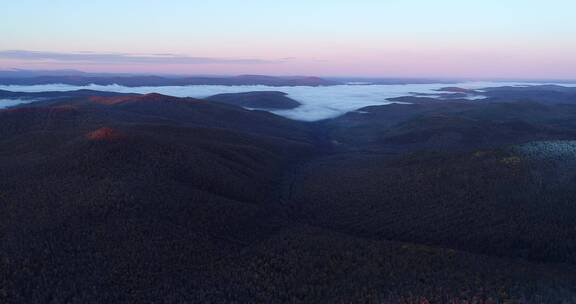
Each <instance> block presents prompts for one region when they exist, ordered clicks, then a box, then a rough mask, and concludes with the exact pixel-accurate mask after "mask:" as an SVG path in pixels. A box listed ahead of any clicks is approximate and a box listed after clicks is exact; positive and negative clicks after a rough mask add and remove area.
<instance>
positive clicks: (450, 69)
mask: <svg viewBox="0 0 576 304" xmlns="http://www.w3.org/2000/svg"><path fill="white" fill-rule="evenodd" d="M0 3H1V7H2V18H1V19H0V69H11V68H22V69H34V70H42V69H78V70H83V71H89V72H130V73H156V74H219V75H233V74H268V75H316V76H358V77H360V76H365V77H443V78H455V77H461V78H515V79H542V78H549V79H576V56H575V55H574V54H576V39H575V37H576V1H574V0H547V1H543V0H482V1H480V0H470V1H462V0H459V1H456V0H436V1H433V0H355V1H352V0H350V1H345V0H291V1H270V0H268V1H264V0H211V1H194V0H114V1H113V0H98V1H78V0H50V1H46V0H18V1H14V0H0Z"/></svg>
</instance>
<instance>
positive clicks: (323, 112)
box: [0, 82, 576, 121]
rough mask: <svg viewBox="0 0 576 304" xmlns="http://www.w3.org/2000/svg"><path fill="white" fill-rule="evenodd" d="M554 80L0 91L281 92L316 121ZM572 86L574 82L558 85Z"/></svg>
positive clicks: (302, 115) (290, 113)
mask: <svg viewBox="0 0 576 304" xmlns="http://www.w3.org/2000/svg"><path fill="white" fill-rule="evenodd" d="M541 84H553V83H519V82H464V83H455V84H445V83H443V84H406V85H337V86H326V87H271V86H262V85H257V86H221V85H191V86H164V87H125V86H119V85H106V86H102V85H89V86H73V85H64V84H51V85H33V86H16V85H15V86H11V85H4V86H2V85H0V90H9V91H17V92H42V91H71V90H79V89H90V90H98V91H113V92H122V93H141V94H146V93H160V94H165V95H171V96H177V97H195V98H205V97H209V96H212V95H216V94H221V93H240V92H250V91H281V92H285V93H287V94H288V95H289V97H290V98H293V99H295V100H297V101H299V102H300V103H301V104H302V105H301V106H300V107H298V108H295V109H292V110H279V111H272V112H273V113H276V114H278V115H281V116H284V117H287V118H290V119H295V120H302V121H317V120H322V119H328V118H334V117H337V116H340V115H342V114H344V113H346V112H350V111H354V110H358V109H360V108H363V107H366V106H372V105H386V104H390V103H391V102H390V101H388V100H387V99H388V98H394V97H401V96H408V95H411V93H419V94H426V93H438V92H436V91H435V90H437V89H440V88H443V87H460V88H465V89H482V88H487V87H501V86H526V85H541ZM558 85H562V86H572V87H575V86H576V84H558ZM0 107H1V105H0Z"/></svg>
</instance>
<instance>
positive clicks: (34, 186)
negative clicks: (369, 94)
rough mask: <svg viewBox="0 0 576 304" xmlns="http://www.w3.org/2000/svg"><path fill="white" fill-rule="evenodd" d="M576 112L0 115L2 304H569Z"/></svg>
mask: <svg viewBox="0 0 576 304" xmlns="http://www.w3.org/2000/svg"><path fill="white" fill-rule="evenodd" d="M575 118H576V108H574V106H572V105H569V104H556V103H554V104H551V103H549V102H542V103H540V102H537V101H536V102H534V101H530V102H527V101H516V100H510V101H505V102H504V101H502V102H496V101H494V102H474V103H471V102H464V101H442V102H430V103H421V104H413V105H400V104H398V105H387V106H377V107H368V108H365V109H362V110H361V111H358V112H352V113H349V114H347V115H344V116H342V117H339V118H335V119H332V120H326V121H321V122H316V123H303V122H296V121H292V120H288V119H285V118H282V117H279V116H276V115H273V114H270V113H267V112H263V111H250V110H246V109H243V108H240V107H236V106H233V105H228V104H220V103H217V102H209V101H204V100H198V99H193V98H176V97H170V96H164V95H160V94H148V95H133V96H123V95H119V96H92V97H90V96H73V97H65V98H58V99H50V100H43V101H39V102H36V103H32V104H29V105H22V106H19V107H15V108H11V109H6V110H0V201H1V204H0V238H1V242H0V286H1V287H0V300H1V301H2V302H5V303H126V302H128V303H135V302H138V303H140V302H156V303H159V302H164V303H507V302H509V303H570V302H573V301H576V285H575V284H574V282H576V257H575V255H574V249H575V248H576V242H574V240H576V234H575V231H576V230H574V222H576V221H575V220H576V209H575V208H574V206H573V204H572V202H573V201H574V199H575V198H576V193H575V192H574V190H573V189H576V185H574V182H575V181H576V174H575V173H573V172H574V171H573V170H572V168H575V164H576V153H574V148H573V146H574V144H573V140H575V139H576V133H575V132H576V124H574V121H576V120H575Z"/></svg>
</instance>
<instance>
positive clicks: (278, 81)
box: [0, 70, 343, 87]
mask: <svg viewBox="0 0 576 304" xmlns="http://www.w3.org/2000/svg"><path fill="white" fill-rule="evenodd" d="M41 84H68V85H77V86H85V85H90V84H96V85H111V84H117V85H122V86H127V87H141V86H184V85H230V86H232V85H266V86H330V85H338V84H343V83H342V82H339V81H335V80H327V79H323V78H320V77H313V76H265V75H240V76H156V75H130V74H97V73H95V74H93V73H84V72H81V71H68V70H63V71H54V72H42V71H3V72H2V71H0V85H41Z"/></svg>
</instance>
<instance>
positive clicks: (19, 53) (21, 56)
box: [0, 50, 286, 64]
mask: <svg viewBox="0 0 576 304" xmlns="http://www.w3.org/2000/svg"><path fill="white" fill-rule="evenodd" d="M0 59H9V60H23V61H54V62H66V63H89V64H90V63H92V64H279V63H283V62H285V61H286V60H264V59H255V58H210V57H193V56H187V55H177V54H130V53H96V52H44V51H30V50H3V51H0Z"/></svg>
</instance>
